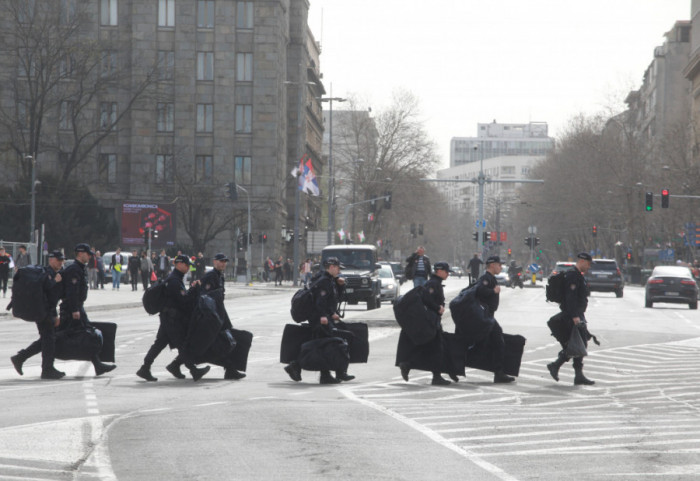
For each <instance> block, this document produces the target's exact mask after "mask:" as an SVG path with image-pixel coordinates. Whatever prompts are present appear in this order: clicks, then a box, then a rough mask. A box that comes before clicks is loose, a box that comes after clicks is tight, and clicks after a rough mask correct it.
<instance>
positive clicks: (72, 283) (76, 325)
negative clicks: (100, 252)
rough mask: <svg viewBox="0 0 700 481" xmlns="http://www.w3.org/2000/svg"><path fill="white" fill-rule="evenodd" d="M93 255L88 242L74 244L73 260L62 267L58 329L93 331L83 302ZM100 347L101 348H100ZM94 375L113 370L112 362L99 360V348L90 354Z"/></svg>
mask: <svg viewBox="0 0 700 481" xmlns="http://www.w3.org/2000/svg"><path fill="white" fill-rule="evenodd" d="M90 255H95V253H93V252H92V251H91V250H90V246H89V245H88V244H78V245H76V246H75V260H74V262H73V263H72V264H71V265H69V266H68V267H66V268H65V269H63V273H62V277H63V280H62V281H61V282H62V283H63V299H62V302H61V308H60V316H61V321H60V329H61V330H66V331H74V332H76V333H77V332H81V331H93V332H94V330H95V328H94V327H93V326H92V324H91V323H90V319H88V317H87V313H86V312H85V308H84V307H83V306H84V303H85V301H86V300H87V296H88V285H87V261H88V259H89V258H90ZM100 349H101V348H100ZM91 361H92V365H93V367H94V368H95V375H96V376H100V375H102V374H105V373H107V372H110V371H112V370H114V369H115V368H116V367H117V366H116V365H114V364H105V363H103V362H102V361H101V360H100V356H99V350H98V351H97V352H96V353H95V354H94V355H93V356H92V359H91Z"/></svg>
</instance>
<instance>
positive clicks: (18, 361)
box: [10, 351, 27, 376]
mask: <svg viewBox="0 0 700 481" xmlns="http://www.w3.org/2000/svg"><path fill="white" fill-rule="evenodd" d="M26 360H27V358H26V357H25V356H24V354H23V353H22V351H19V352H18V353H17V354H15V355H14V356H12V357H11V358H10V361H12V365H13V366H15V371H17V373H18V374H19V375H20V376H24V372H23V371H22V365H23V364H24V361H26Z"/></svg>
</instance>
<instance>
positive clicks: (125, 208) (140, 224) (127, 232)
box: [121, 202, 176, 248]
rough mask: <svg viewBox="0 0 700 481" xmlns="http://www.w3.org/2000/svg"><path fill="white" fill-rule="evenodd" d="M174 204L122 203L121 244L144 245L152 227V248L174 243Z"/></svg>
mask: <svg viewBox="0 0 700 481" xmlns="http://www.w3.org/2000/svg"><path fill="white" fill-rule="evenodd" d="M175 226H176V223H175V204H146V203H134V202H123V203H122V242H121V243H122V246H145V245H146V237H145V233H146V231H147V229H148V228H151V229H153V235H152V238H151V247H152V248H165V247H170V246H173V245H175V239H176V232H175Z"/></svg>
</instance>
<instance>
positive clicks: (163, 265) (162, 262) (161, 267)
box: [155, 249, 170, 279]
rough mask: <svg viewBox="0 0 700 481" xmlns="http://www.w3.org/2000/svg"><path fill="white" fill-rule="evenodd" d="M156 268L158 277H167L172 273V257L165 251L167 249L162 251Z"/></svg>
mask: <svg viewBox="0 0 700 481" xmlns="http://www.w3.org/2000/svg"><path fill="white" fill-rule="evenodd" d="M155 268H156V275H157V276H158V279H165V278H166V277H167V276H168V275H169V274H170V257H168V255H167V254H166V253H165V249H162V250H161V251H160V256H159V257H158V259H157V260H156V263H155Z"/></svg>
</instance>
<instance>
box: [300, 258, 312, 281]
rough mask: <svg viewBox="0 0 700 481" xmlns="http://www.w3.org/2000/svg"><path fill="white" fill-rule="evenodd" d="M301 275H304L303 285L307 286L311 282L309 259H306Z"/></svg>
mask: <svg viewBox="0 0 700 481" xmlns="http://www.w3.org/2000/svg"><path fill="white" fill-rule="evenodd" d="M302 273H303V275H304V285H305V286H307V287H308V286H309V282H311V259H306V261H305V262H304V265H303V267H302Z"/></svg>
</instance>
